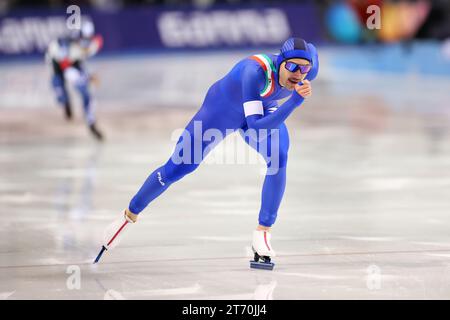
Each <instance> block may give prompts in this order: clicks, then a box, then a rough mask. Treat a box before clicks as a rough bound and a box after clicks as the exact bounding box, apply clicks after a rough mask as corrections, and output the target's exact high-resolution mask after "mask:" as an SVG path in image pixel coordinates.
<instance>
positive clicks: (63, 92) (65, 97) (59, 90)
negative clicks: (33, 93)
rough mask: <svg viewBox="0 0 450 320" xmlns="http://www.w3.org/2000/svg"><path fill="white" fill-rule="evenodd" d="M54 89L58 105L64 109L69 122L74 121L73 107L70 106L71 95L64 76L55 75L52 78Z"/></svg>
mask: <svg viewBox="0 0 450 320" xmlns="http://www.w3.org/2000/svg"><path fill="white" fill-rule="evenodd" d="M52 87H53V90H54V91H55V94H56V100H57V101H58V104H59V105H60V106H61V107H63V108H64V114H65V117H66V119H67V120H70V119H72V106H71V105H70V99H69V94H68V92H67V88H66V84H65V81H64V78H63V76H62V75H59V74H54V75H53V78H52Z"/></svg>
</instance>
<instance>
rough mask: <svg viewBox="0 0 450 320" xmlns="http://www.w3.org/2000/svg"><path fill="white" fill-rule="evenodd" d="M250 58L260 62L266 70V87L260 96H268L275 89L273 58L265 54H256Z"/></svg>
mask: <svg viewBox="0 0 450 320" xmlns="http://www.w3.org/2000/svg"><path fill="white" fill-rule="evenodd" d="M250 58H251V59H253V60H255V61H256V62H258V63H259V64H260V65H261V67H262V68H263V70H264V73H265V75H266V85H265V86H264V89H263V90H261V92H260V96H261V97H263V98H267V97H268V96H270V95H271V94H272V93H273V91H274V90H275V67H274V65H273V62H272V59H270V58H269V57H268V56H266V55H265V54H256V55H254V56H251V57H250Z"/></svg>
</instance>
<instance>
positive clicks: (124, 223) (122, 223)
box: [94, 209, 138, 263]
mask: <svg viewBox="0 0 450 320" xmlns="http://www.w3.org/2000/svg"><path fill="white" fill-rule="evenodd" d="M137 217H138V215H137V214H134V213H132V212H130V211H129V210H127V209H125V211H124V213H122V214H121V216H120V218H118V219H116V220H115V221H113V222H112V223H111V224H110V225H109V226H107V227H106V229H105V231H104V233H103V245H102V249H101V250H100V253H99V254H98V255H97V258H95V261H94V263H97V262H98V261H99V260H100V258H101V256H102V255H103V252H105V251H106V250H109V249H113V248H114V247H115V246H117V245H118V244H119V242H120V239H121V238H122V237H123V234H124V232H125V230H126V229H127V228H128V226H129V225H130V224H133V223H135V222H136V220H137Z"/></svg>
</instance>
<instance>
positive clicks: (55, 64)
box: [45, 20, 103, 140]
mask: <svg viewBox="0 0 450 320" xmlns="http://www.w3.org/2000/svg"><path fill="white" fill-rule="evenodd" d="M102 45H103V38H102V37H101V36H100V35H96V34H95V30H94V24H93V23H92V22H91V21H89V20H83V21H82V23H81V27H80V29H76V30H73V31H71V32H70V34H69V36H67V37H62V38H59V39H56V40H54V41H52V42H51V43H50V44H49V46H48V49H47V52H46V55H45V58H46V62H47V63H48V64H49V65H50V67H51V68H52V87H53V90H54V92H55V94H56V98H57V101H58V104H59V105H60V106H61V107H63V108H64V114H65V117H66V119H67V120H71V119H72V118H73V115H72V102H71V99H70V97H69V93H68V90H67V85H68V84H69V85H71V86H73V87H74V88H75V89H76V90H77V91H78V93H79V94H80V96H81V99H82V103H83V110H84V116H85V119H86V123H87V124H88V126H89V129H90V132H91V133H92V135H93V136H94V137H95V138H96V139H98V140H103V134H102V133H101V132H100V131H99V129H98V128H97V125H96V118H95V114H94V110H93V99H92V93H91V90H90V84H91V82H95V81H96V78H95V77H94V75H92V74H89V72H88V71H87V70H86V66H85V63H84V61H85V60H86V59H88V58H89V57H92V56H93V55H95V54H96V53H97V52H98V51H99V50H100V49H101V47H102Z"/></svg>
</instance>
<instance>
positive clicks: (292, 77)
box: [280, 58, 311, 90]
mask: <svg viewBox="0 0 450 320" xmlns="http://www.w3.org/2000/svg"><path fill="white" fill-rule="evenodd" d="M287 62H290V63H295V64H297V65H299V66H308V65H311V63H310V62H309V61H308V60H305V59H300V58H295V59H289V60H286V61H284V62H283V63H282V64H281V66H280V85H281V86H282V87H285V88H286V89H288V90H294V87H295V85H296V84H297V83H299V82H300V81H302V80H303V79H305V77H306V75H307V74H308V73H307V72H306V73H302V70H300V69H301V68H297V70H296V71H295V72H291V71H289V70H288V69H286V63H287Z"/></svg>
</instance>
